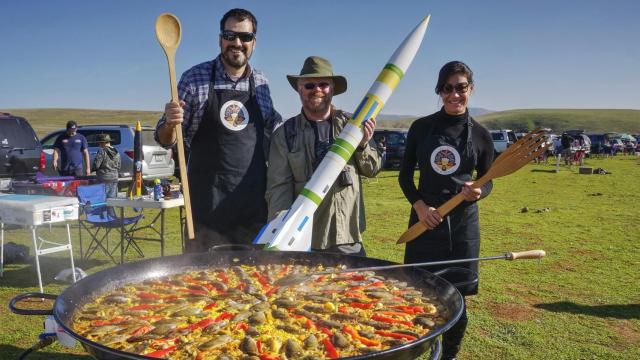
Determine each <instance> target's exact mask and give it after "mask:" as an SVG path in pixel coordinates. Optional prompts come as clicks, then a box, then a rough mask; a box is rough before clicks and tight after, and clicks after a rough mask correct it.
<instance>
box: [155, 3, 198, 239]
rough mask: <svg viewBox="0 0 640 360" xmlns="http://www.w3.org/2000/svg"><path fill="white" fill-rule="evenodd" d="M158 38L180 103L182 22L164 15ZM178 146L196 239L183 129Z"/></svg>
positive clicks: (190, 227) (186, 204) (178, 132)
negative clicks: (178, 63) (178, 64)
mask: <svg viewBox="0 0 640 360" xmlns="http://www.w3.org/2000/svg"><path fill="white" fill-rule="evenodd" d="M156 38H157V39H158V42H159V43H160V46H162V50H164V54H165V55H166V56H167V62H168V63H169V82H170V85H171V100H172V101H175V102H180V99H179V98H178V86H177V84H176V66H175V59H176V50H177V49H178V45H180V39H181V38H182V29H181V27H180V20H178V18H177V17H176V16H175V15H173V14H170V13H164V14H161V15H160V16H158V18H157V19H156ZM175 133H176V139H177V144H178V166H179V167H180V182H182V194H183V196H184V209H185V211H186V217H187V237H188V238H189V239H193V238H194V232H193V216H192V214H191V196H190V195H189V181H188V179H187V166H186V165H185V159H184V140H183V137H182V129H178V128H177V127H176V128H175Z"/></svg>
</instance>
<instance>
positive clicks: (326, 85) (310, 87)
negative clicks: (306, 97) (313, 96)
mask: <svg viewBox="0 0 640 360" xmlns="http://www.w3.org/2000/svg"><path fill="white" fill-rule="evenodd" d="M316 86H317V87H319V88H320V89H321V90H327V89H328V88H329V86H331V84H329V83H328V82H326V81H323V82H321V83H314V82H308V83H305V84H304V88H305V89H307V90H313V89H315V88H316Z"/></svg>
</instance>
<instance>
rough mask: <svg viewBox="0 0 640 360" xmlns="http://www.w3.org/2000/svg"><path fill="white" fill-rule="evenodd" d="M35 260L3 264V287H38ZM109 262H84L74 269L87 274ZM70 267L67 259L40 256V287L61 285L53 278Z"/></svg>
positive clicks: (1, 280) (32, 258)
mask: <svg viewBox="0 0 640 360" xmlns="http://www.w3.org/2000/svg"><path fill="white" fill-rule="evenodd" d="M74 260H75V259H74ZM35 261H36V260H35V258H34V257H33V256H32V257H31V258H30V260H29V262H27V263H23V264H8V265H7V264H5V268H4V276H3V277H2V278H0V283H1V284H2V285H3V286H8V287H15V288H31V287H37V286H38V274H37V273H36V263H35ZM108 262H109V261H107V260H95V259H90V260H84V261H80V262H76V263H75V265H76V267H80V268H82V270H84V271H85V272H87V273H89V269H92V268H94V267H98V266H102V265H104V264H106V263H108ZM70 267H71V263H70V261H69V258H68V257H48V256H40V273H41V274H42V286H47V285H49V284H54V283H56V284H62V283H61V282H58V281H56V280H54V277H55V276H56V275H57V274H58V273H59V272H60V271H62V270H64V269H68V268H70Z"/></svg>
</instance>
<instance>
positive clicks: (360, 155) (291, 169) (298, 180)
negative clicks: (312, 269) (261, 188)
mask: <svg viewBox="0 0 640 360" xmlns="http://www.w3.org/2000/svg"><path fill="white" fill-rule="evenodd" d="M348 120H349V119H348V117H347V115H346V114H345V113H344V112H342V111H340V110H334V111H333V116H332V125H333V137H334V138H336V137H337V136H338V135H339V134H340V131H341V130H342V128H343V127H344V126H345V125H346V124H347V122H348ZM287 121H296V122H297V124H296V126H295V130H296V136H295V140H294V142H293V143H292V145H293V146H292V148H291V152H289V149H288V147H287V142H286V139H285V130H284V128H285V127H284V125H283V126H280V127H279V128H278V129H277V130H275V132H274V133H273V136H272V138H271V151H270V152H269V167H268V170H267V192H266V196H265V197H266V199H267V205H268V207H269V220H271V219H273V218H275V217H276V215H277V214H278V213H279V212H280V211H282V210H287V209H288V208H289V207H290V206H291V205H292V204H293V202H294V200H295V199H296V197H297V196H298V194H299V193H300V191H301V190H302V189H303V188H304V186H305V185H306V183H307V181H309V179H310V178H311V175H313V164H314V163H315V157H316V155H315V134H314V130H313V127H312V126H311V125H310V124H309V122H308V121H307V119H306V117H305V116H304V114H302V113H301V114H298V115H297V116H295V117H292V118H290V119H288V120H287ZM381 165H382V159H381V157H380V154H379V153H378V151H377V150H376V148H375V146H371V144H367V146H366V147H365V148H364V149H358V150H356V151H355V153H354V154H353V156H352V157H351V159H349V161H348V162H347V164H346V166H345V168H346V169H347V171H348V172H349V175H351V179H352V180H353V185H351V186H345V187H343V186H341V185H340V184H339V182H338V181H336V182H334V184H333V186H332V187H331V189H330V190H329V192H328V193H327V195H326V196H325V198H324V200H323V201H322V203H321V204H320V206H319V207H318V209H317V210H316V212H315V214H314V216H313V234H312V244H311V247H312V248H313V249H326V248H329V247H331V246H334V245H342V244H351V243H355V242H361V241H362V236H361V235H360V234H361V233H362V232H363V231H364V230H365V227H366V224H365V215H364V201H363V199H362V196H361V195H362V181H361V179H360V175H362V176H366V177H374V176H375V175H376V174H377V173H378V172H379V171H380V169H381Z"/></svg>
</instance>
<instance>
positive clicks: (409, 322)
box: [371, 315, 413, 327]
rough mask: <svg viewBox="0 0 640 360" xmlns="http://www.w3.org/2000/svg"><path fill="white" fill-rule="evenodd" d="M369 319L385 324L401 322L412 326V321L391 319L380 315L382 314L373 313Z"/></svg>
mask: <svg viewBox="0 0 640 360" xmlns="http://www.w3.org/2000/svg"><path fill="white" fill-rule="evenodd" d="M371 320H376V321H381V322H384V323H387V324H402V325H406V326H409V327H411V326H413V323H411V321H406V320H397V319H393V318H390V317H386V316H382V315H373V316H372V317H371Z"/></svg>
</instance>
